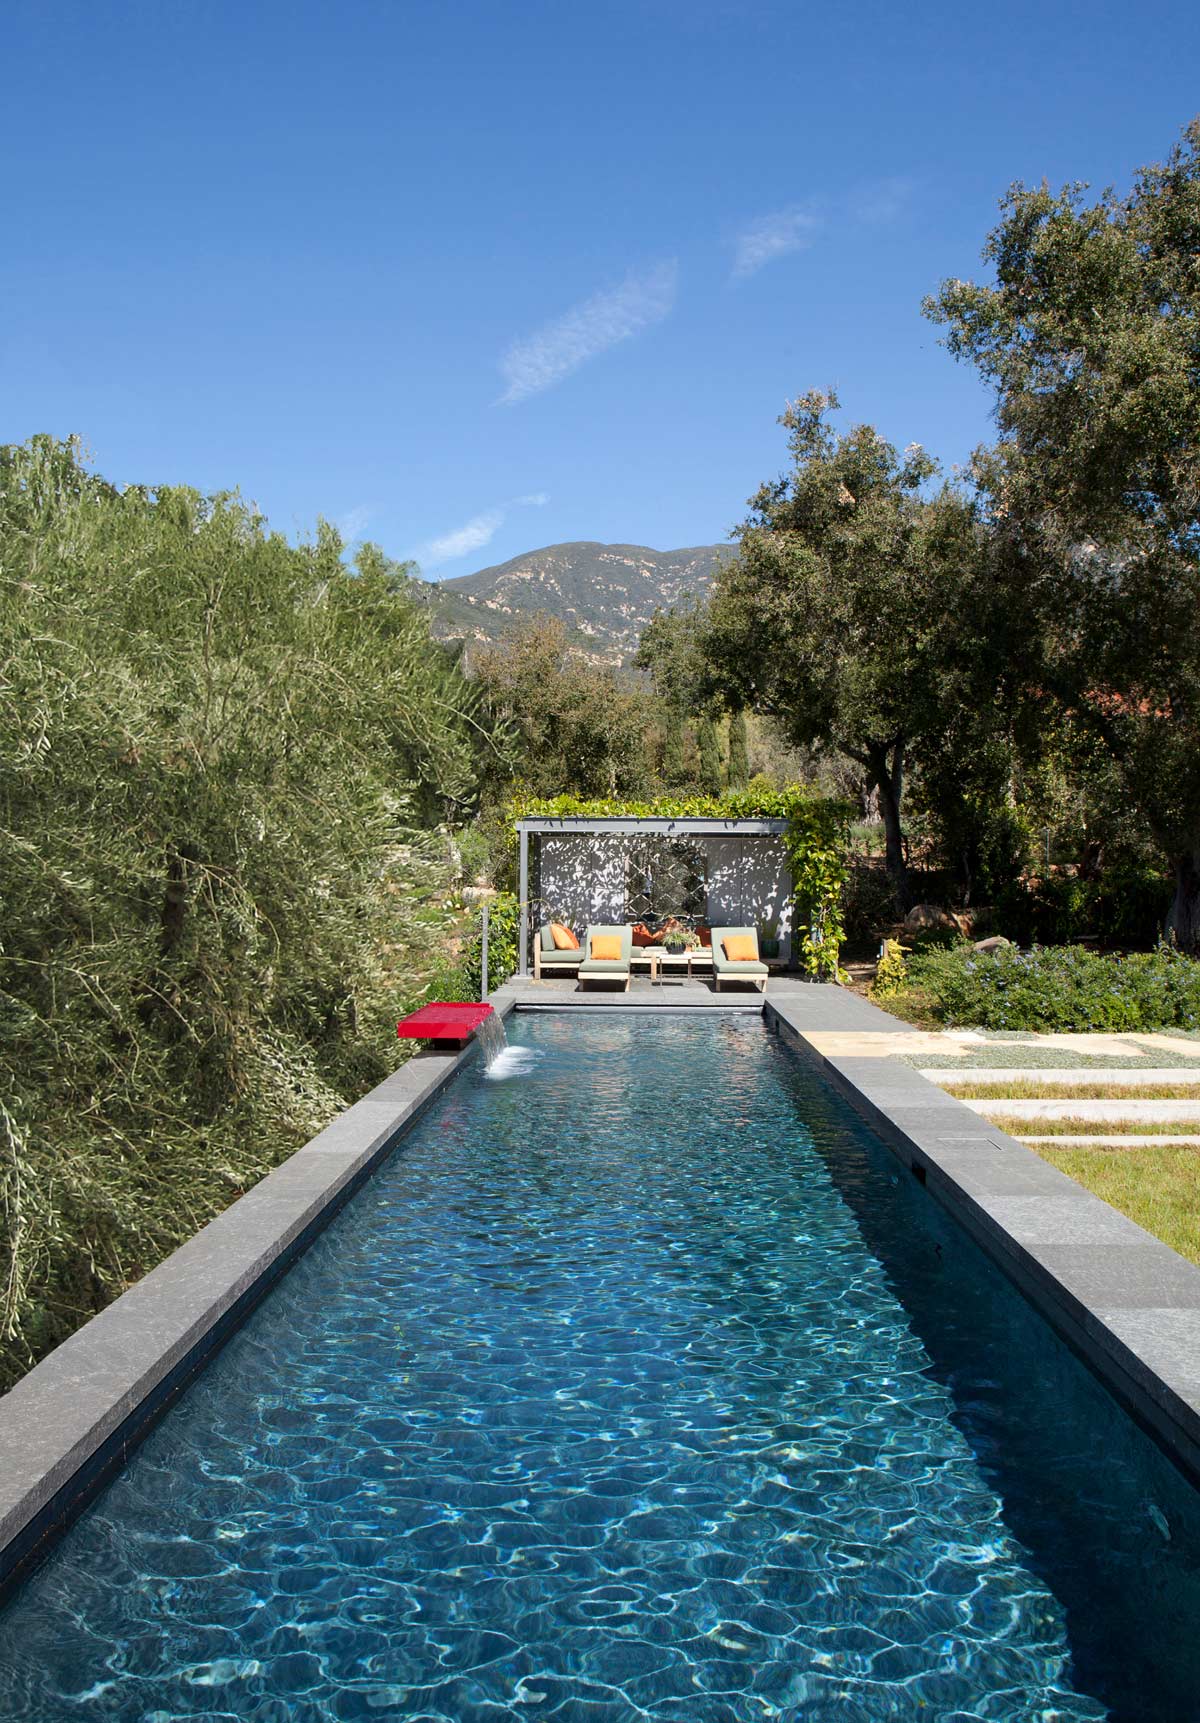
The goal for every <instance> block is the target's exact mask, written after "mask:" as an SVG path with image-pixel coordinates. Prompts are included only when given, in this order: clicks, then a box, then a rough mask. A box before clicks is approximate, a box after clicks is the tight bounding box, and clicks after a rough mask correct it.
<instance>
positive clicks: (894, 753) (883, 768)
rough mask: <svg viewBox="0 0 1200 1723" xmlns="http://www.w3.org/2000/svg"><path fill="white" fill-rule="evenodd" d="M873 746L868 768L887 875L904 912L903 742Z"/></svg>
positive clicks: (909, 900)
mask: <svg viewBox="0 0 1200 1723" xmlns="http://www.w3.org/2000/svg"><path fill="white" fill-rule="evenodd" d="M888 753H889V749H888V747H886V746H884V747H880V748H872V749H871V753H870V771H871V776H872V777H873V778H874V780H875V786H876V788H877V789H878V791H879V812H880V813H881V814H882V816H883V831H884V839H885V844H886V849H885V855H886V861H887V871H888V878H889V879H890V880H891V882H892V890H893V891H894V892H895V894H896V905H897V907H898V908H899V910H900V912H901V913H902V914H903V913H904V912H905V911H906V910H908V909H911V908H912V897H911V894H910V890H909V884H908V863H907V862H906V861H905V859H904V829H903V827H902V826H901V824H900V805H901V802H902V800H903V797H904V743H903V742H895V743H893V744H892V746H891V749H890V753H891V761H890V763H889V760H888Z"/></svg>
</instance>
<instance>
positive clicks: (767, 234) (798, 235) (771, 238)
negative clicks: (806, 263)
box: [733, 204, 821, 281]
mask: <svg viewBox="0 0 1200 1723" xmlns="http://www.w3.org/2000/svg"><path fill="white" fill-rule="evenodd" d="M820 225H821V218H820V216H819V215H815V214H814V213H813V211H812V210H811V209H805V208H804V207H803V206H802V205H800V204H792V205H790V207H789V208H787V209H777V210H775V211H774V213H773V214H771V215H760V216H759V218H758V220H757V221H752V222H751V223H750V225H749V226H748V227H744V228H743V229H742V231H741V232H740V233H739V234H738V236H737V238H736V240H735V241H734V246H735V250H734V257H733V278H734V280H735V281H744V280H745V279H746V277H747V276H749V275H756V274H757V273H758V271H759V270H760V269H761V268H762V267H763V265H764V264H767V263H773V262H774V261H775V259H776V258H777V257H786V256H787V255H788V253H789V252H793V251H803V250H804V249H805V247H806V246H809V245H811V244H812V242H813V240H814V238H815V237H816V233H817V230H818V228H819V227H820Z"/></svg>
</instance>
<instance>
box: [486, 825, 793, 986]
mask: <svg viewBox="0 0 1200 1723" xmlns="http://www.w3.org/2000/svg"><path fill="white" fill-rule="evenodd" d="M786 829H787V822H786V821H785V820H780V819H736V820H734V819H720V818H718V817H709V818H691V817H688V818H682V817H681V818H670V817H659V816H656V817H654V818H649V817H645V818H639V817H637V816H634V815H628V816H621V817H618V818H611V819H610V818H604V819H591V818H582V817H575V816H571V817H566V818H552V817H548V816H546V817H542V816H530V817H528V818H526V819H521V820H518V821H517V836H518V840H519V843H520V894H521V969H520V973H521V974H522V975H528V973H529V962H530V933H531V931H534V930H536V929H537V927H538V925H539V924H540V923H541V922H542V921H545V920H550V919H554V920H562V921H565V922H567V923H568V925H573V926H577V927H585V926H587V925H589V924H596V923H603V924H625V923H629V924H632V923H635V922H638V921H653V920H659V919H661V918H663V917H665V916H669V915H677V916H680V917H681V918H685V919H687V920H689V921H692V922H697V923H700V922H703V923H706V924H707V925H708V926H710V927H711V926H713V925H714V924H718V925H725V926H748V927H768V926H772V925H773V926H774V927H775V928H776V929H777V932H778V938H779V955H780V957H781V959H782V960H783V961H785V962H787V961H790V958H791V944H792V940H791V935H792V875H791V869H790V868H789V866H788V860H787V852H786V849H785V847H784V841H783V840H784V832H785V831H786Z"/></svg>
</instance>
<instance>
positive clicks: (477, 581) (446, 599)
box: [425, 539, 735, 664]
mask: <svg viewBox="0 0 1200 1723" xmlns="http://www.w3.org/2000/svg"><path fill="white" fill-rule="evenodd" d="M734 550H735V547H734V546H733V545H729V544H708V545H688V546H685V547H683V548H681V549H679V550H653V549H652V548H651V547H650V546H649V545H641V544H607V543H605V542H603V541H602V540H599V539H569V540H565V541H564V542H562V543H560V544H550V545H543V546H541V547H540V548H539V549H537V550H528V551H523V552H521V554H520V555H518V556H514V557H510V558H509V559H508V561H507V562H501V563H494V564H492V565H491V566H490V567H488V568H481V569H478V570H477V571H476V572H475V573H473V574H460V575H456V576H454V577H453V578H452V579H450V580H439V581H428V582H426V583H425V592H426V594H427V599H426V602H428V604H429V605H430V608H431V610H432V612H433V632H434V634H435V635H436V636H437V637H438V638H439V639H442V640H465V641H466V643H467V647H468V650H469V648H470V646H471V645H472V644H476V645H481V644H483V643H485V642H491V641H495V640H498V639H500V638H501V636H502V635H503V634H504V633H505V632H506V631H507V630H508V629H510V628H512V627H514V626H516V625H518V624H519V623H521V622H522V621H526V620H528V619H529V618H530V617H533V616H537V615H549V616H556V617H558V618H559V620H560V621H562V622H563V623H565V625H566V627H567V629H568V633H569V636H570V638H571V642H572V644H573V645H574V646H576V647H577V648H578V650H580V651H581V652H583V653H584V654H585V655H586V656H587V657H588V658H590V659H593V660H594V661H596V662H602V663H610V664H613V663H620V664H625V663H628V662H629V661H630V660H631V659H632V657H633V654H634V652H635V651H636V650H637V642H638V636H639V635H640V634H641V632H642V629H643V628H644V627H645V626H646V624H647V623H648V622H649V621H650V618H651V617H652V616H653V615H654V612H655V611H656V610H660V609H668V608H669V607H670V606H671V605H673V604H678V603H679V601H680V600H681V599H682V598H684V597H685V596H688V595H690V596H693V597H696V598H703V597H704V596H705V595H706V594H707V592H708V589H709V587H710V586H711V585H712V582H713V579H714V577H715V575H716V571H717V569H718V568H719V567H720V566H721V564H722V563H723V562H725V561H727V560H728V559H729V558H730V557H732V556H733V554H734Z"/></svg>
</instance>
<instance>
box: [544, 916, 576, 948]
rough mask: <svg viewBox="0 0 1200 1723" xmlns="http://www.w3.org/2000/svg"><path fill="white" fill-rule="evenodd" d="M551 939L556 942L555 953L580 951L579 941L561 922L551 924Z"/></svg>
mask: <svg viewBox="0 0 1200 1723" xmlns="http://www.w3.org/2000/svg"><path fill="white" fill-rule="evenodd" d="M550 937H551V939H552V940H553V941H554V949H555V951H578V950H579V941H578V940H577V939H576V937H575V935H574V934H573V933H572V932H571V929H570V928H569V927H564V926H563V924H562V922H561V921H552V922H551V923H550Z"/></svg>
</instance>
